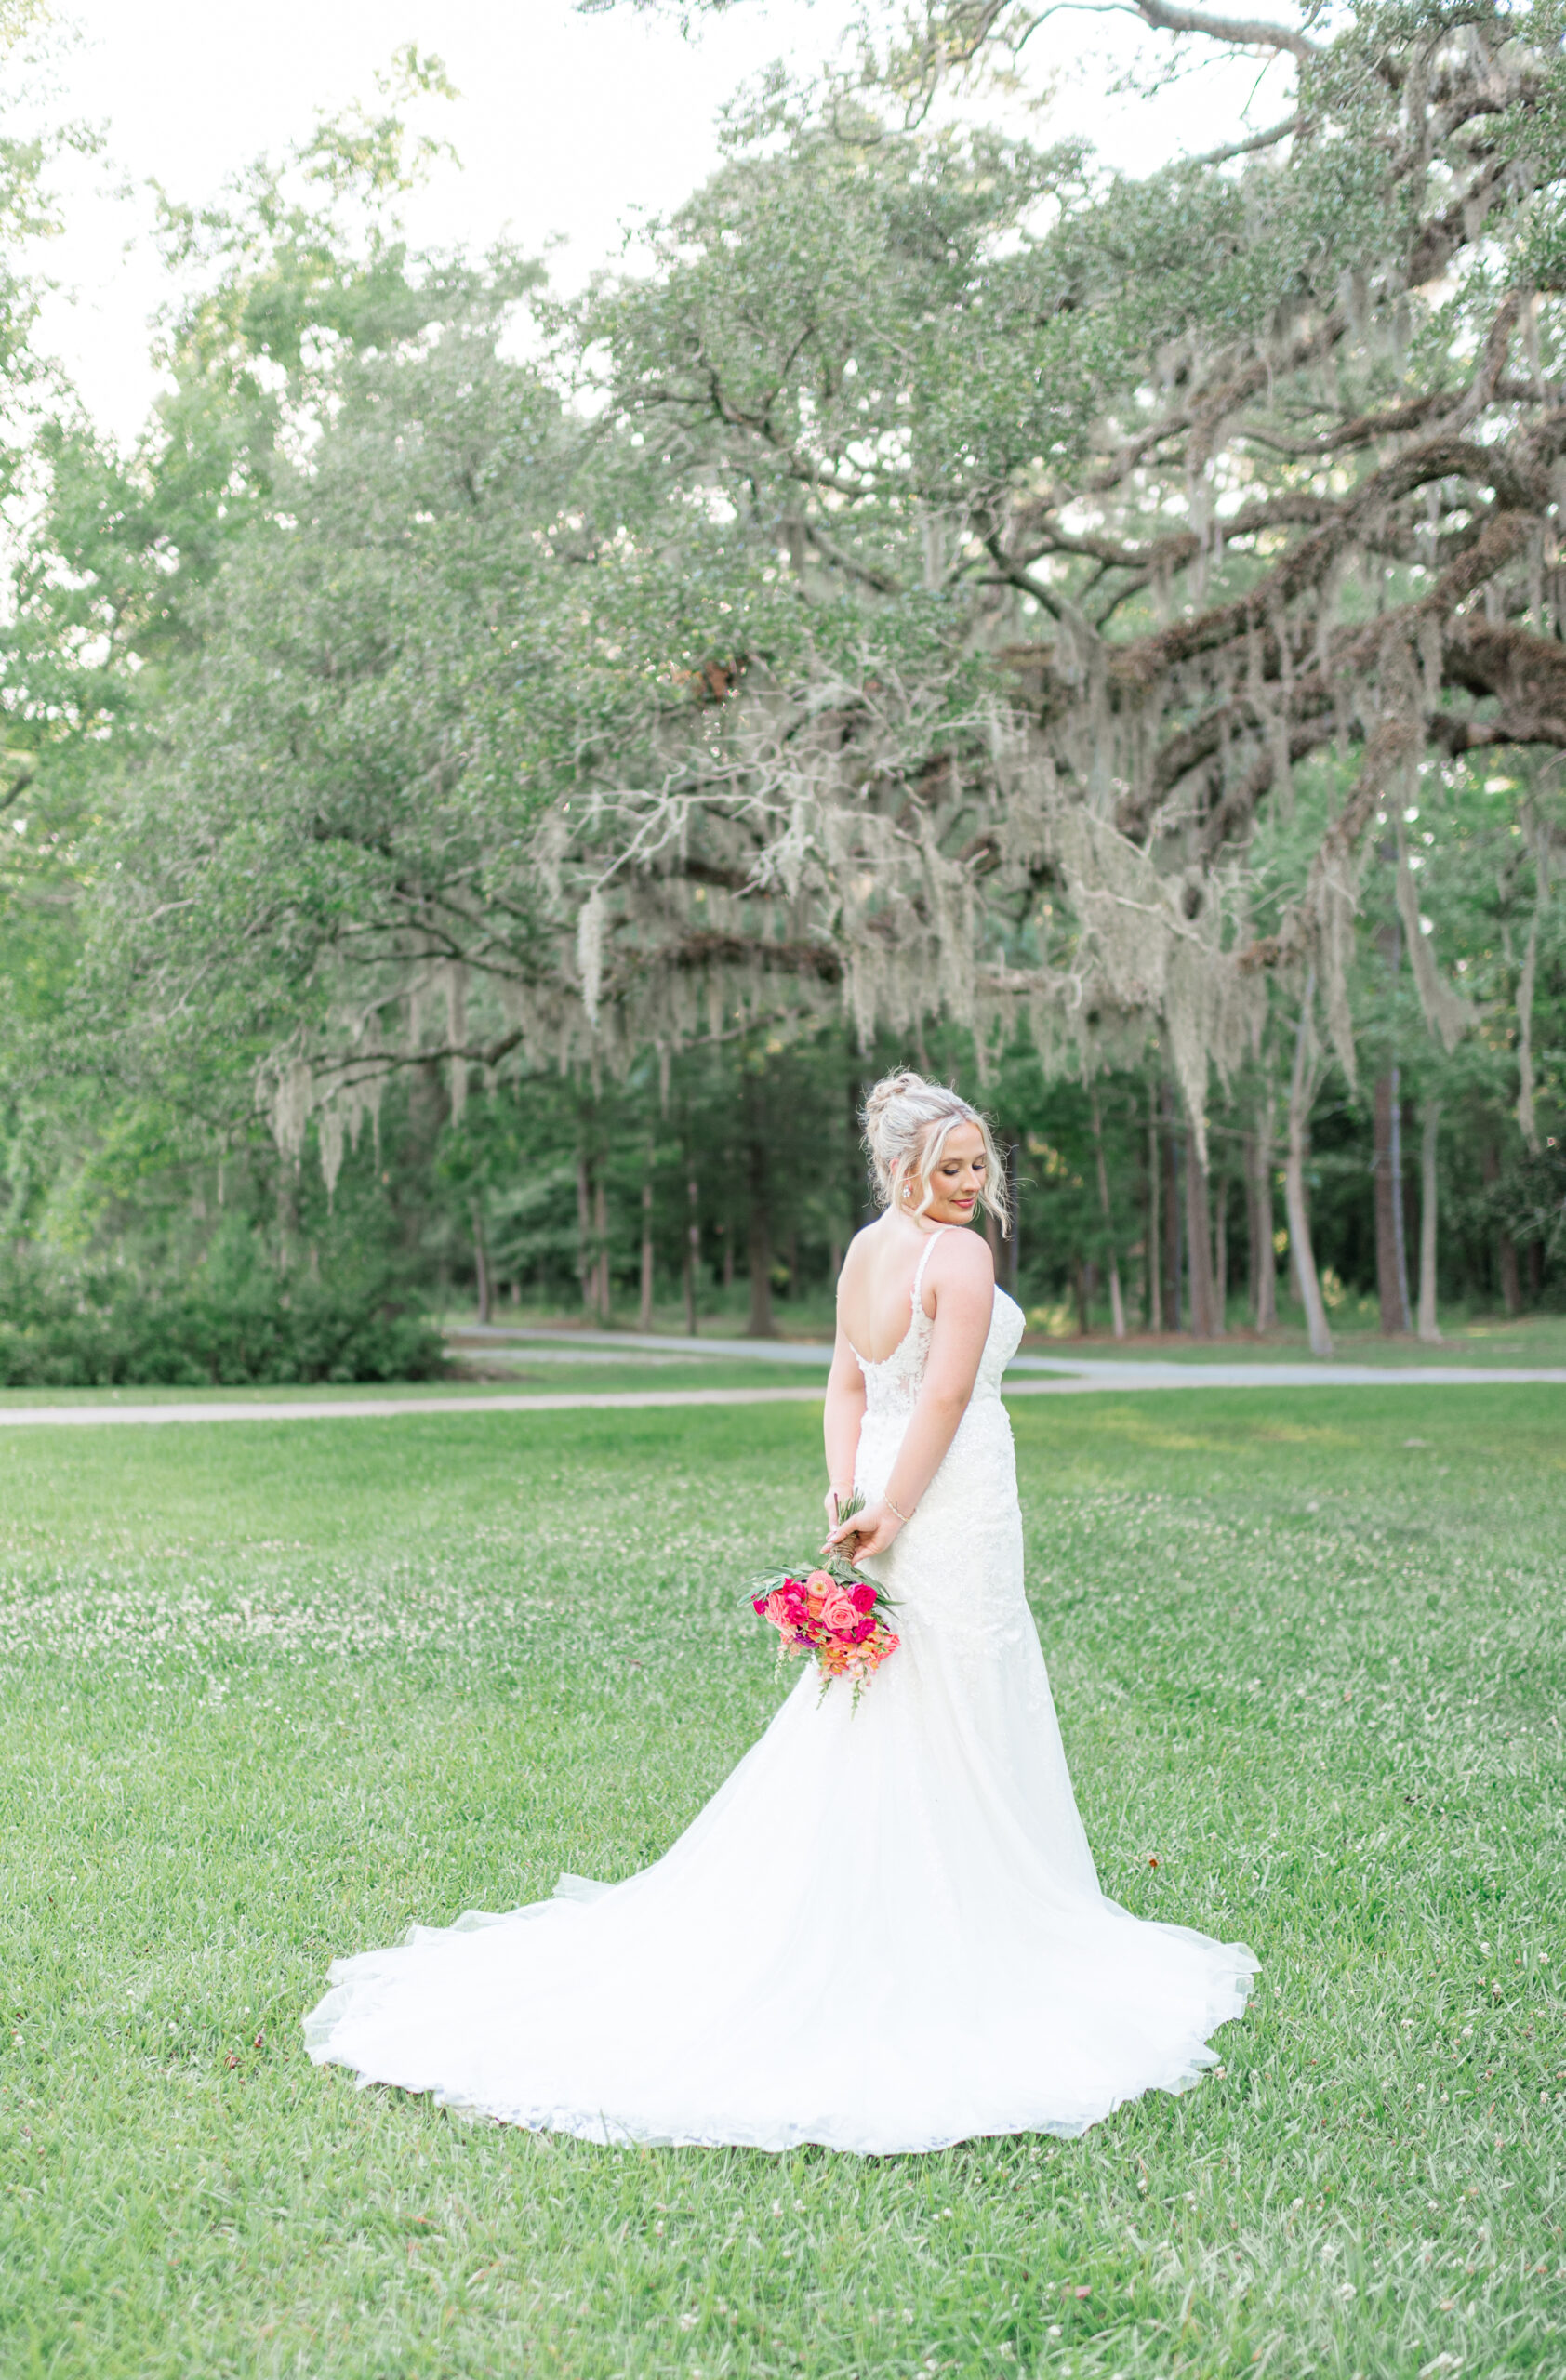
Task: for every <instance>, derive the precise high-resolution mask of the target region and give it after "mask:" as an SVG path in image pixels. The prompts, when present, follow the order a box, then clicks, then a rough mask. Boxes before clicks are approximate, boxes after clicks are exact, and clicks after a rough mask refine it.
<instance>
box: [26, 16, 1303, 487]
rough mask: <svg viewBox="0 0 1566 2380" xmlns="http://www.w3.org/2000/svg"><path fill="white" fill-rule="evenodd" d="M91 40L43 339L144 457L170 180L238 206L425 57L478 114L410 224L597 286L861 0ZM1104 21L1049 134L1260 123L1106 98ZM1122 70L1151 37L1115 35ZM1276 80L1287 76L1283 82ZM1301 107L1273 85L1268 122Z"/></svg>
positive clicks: (84, 26) (1138, 154) (365, 20)
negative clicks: (1140, 41) (156, 202)
mask: <svg viewBox="0 0 1566 2380" xmlns="http://www.w3.org/2000/svg"><path fill="white" fill-rule="evenodd" d="M63 6H64V7H65V8H66V9H67V10H68V12H69V18H68V21H69V26H70V33H69V37H68V40H67V45H66V46H65V48H64V50H63V52H62V54H60V55H58V56H57V57H56V58H55V59H54V60H53V61H52V64H51V66H50V69H49V72H50V75H51V78H52V81H53V84H54V91H53V95H52V97H51V98H49V99H47V100H46V102H45V103H44V105H45V112H46V114H47V115H48V116H50V117H52V118H53V119H54V120H55V121H59V120H60V119H61V118H63V117H70V118H78V119H82V120H85V121H86V122H87V123H89V124H91V125H93V126H96V127H97V128H98V130H99V132H100V136H101V139H102V144H103V145H102V147H101V149H100V153H99V154H98V155H96V156H95V157H92V158H90V159H74V158H69V159H66V160H63V161H62V162H61V165H60V168H59V169H58V170H57V171H56V173H55V174H54V176H53V178H52V179H53V183H54V187H55V188H56V190H57V191H58V192H59V193H60V198H61V201H62V203H63V208H64V214H65V219H66V225H67V228H66V231H65V232H64V234H63V235H62V236H61V237H60V238H59V239H57V240H54V241H51V242H50V243H49V244H48V245H47V248H46V251H45V254H44V258H43V263H44V268H45V270H46V271H47V272H48V274H49V275H50V277H51V278H52V279H54V280H55V281H56V282H58V283H59V284H60V287H59V290H58V292H57V294H56V295H54V296H53V297H51V298H50V299H49V300H48V301H47V304H46V312H45V319H44V323H43V325H42V338H41V341H40V344H41V345H42V346H43V347H44V348H45V349H46V350H47V351H49V352H52V353H53V354H55V355H57V356H58V357H59V358H60V361H61V362H62V363H63V364H64V365H65V367H66V369H67V371H68V372H69V373H70V375H71V377H72V378H73V381H74V382H75V384H76V387H77V389H78V390H79V391H80V393H81V395H82V397H83V398H84V400H85V402H86V405H87V407H88V410H89V411H90V412H91V413H92V414H93V415H94V417H96V418H97V419H98V420H99V421H100V423H101V424H102V426H103V427H104V428H105V429H106V430H109V431H111V432H112V433H113V435H114V436H115V437H116V438H117V439H119V440H120V441H122V442H124V443H128V442H129V441H130V440H131V439H132V438H133V437H134V435H135V433H136V431H137V430H138V428H139V425H140V423H141V422H142V420H143V419H144V417H145V416H146V413H147V410H148V407H149V405H150V404H151V403H152V400H153V395H154V393H155V390H156V386H157V381H156V375H155V372H154V369H153V364H152V363H151V361H150V358H149V354H148V347H149V331H148V324H149V320H150V318H151V317H152V315H153V313H154V311H155V310H156V309H157V307H158V305H159V304H160V302H161V301H162V300H163V299H164V298H165V297H166V294H167V287H166V282H165V280H164V278H163V275H162V270H161V266H160V263H159V259H158V256H157V252H156V249H155V247H154V246H153V242H152V239H151V236H150V231H151V224H152V219H153V206H152V201H151V198H150V195H149V193H148V189H147V185H148V183H149V181H150V180H152V179H157V180H158V181H159V182H161V183H162V185H163V186H164V188H165V189H166V191H167V192H169V194H170V196H171V197H174V198H178V199H182V200H186V201H189V202H192V203H193V204H197V205H199V204H201V203H204V202H206V201H208V200H210V199H213V198H215V197H216V196H217V195H218V194H219V192H220V190H221V188H222V185H223V183H224V182H225V180H226V179H228V177H229V176H230V175H232V173H233V172H234V171H235V170H236V169H238V168H239V167H241V166H243V165H246V163H248V162H249V161H250V160H251V159H252V158H254V157H255V156H257V155H258V154H259V153H260V152H263V151H265V152H272V153H275V152H278V151H280V150H281V149H283V148H284V147H285V145H286V144H287V143H288V142H289V141H291V140H297V139H301V138H303V137H306V136H307V135H308V134H309V132H310V131H311V129H312V126H313V124H314V121H315V118H316V114H317V112H320V111H325V112H335V111H336V110H337V109H338V108H340V107H342V106H343V105H345V104H346V103H347V102H348V101H350V100H352V99H356V98H362V99H365V101H366V102H371V101H373V99H374V98H375V91H374V82H373V77H374V73H375V71H376V69H377V68H378V67H383V66H385V65H386V64H387V63H388V61H389V60H390V58H391V53H392V51H393V50H394V49H397V48H399V47H400V46H402V45H403V44H404V43H405V42H409V41H412V42H415V43H416V44H417V45H418V46H419V48H420V49H423V50H434V51H436V52H438V54H439V55H440V56H441V57H442V58H443V59H445V65H446V70H447V73H448V74H449V76H450V78H451V80H452V82H453V83H454V84H455V85H456V86H457V88H458V92H459V93H460V97H459V99H458V101H457V102H456V103H455V104H454V105H446V104H440V103H437V104H435V105H432V106H431V108H429V109H427V110H425V111H424V112H423V113H422V115H421V117H420V119H419V120H420V121H421V122H422V123H423V124H425V125H427V126H428V128H429V129H431V130H432V131H435V132H437V133H439V134H440V135H441V136H442V137H444V138H445V139H449V140H451V141H452V142H453V144H454V145H455V147H456V149H457V151H458V154H459V156H460V158H461V160H462V169H461V170H460V171H458V170H455V169H453V168H450V167H443V168H441V169H440V170H439V171H438V172H437V173H436V175H435V176H434V178H433V179H432V180H431V183H430V185H429V186H428V187H427V188H426V189H424V190H423V191H421V192H418V194H417V196H416V198H415V199H414V200H413V201H412V202H410V204H409V206H408V208H407V219H408V225H409V230H410V232H411V233H412V235H413V237H414V239H415V242H416V243H417V244H418V245H431V246H438V247H446V246H454V245H469V246H472V247H478V248H482V247H484V246H486V245H488V244H489V243H490V242H492V241H493V240H494V239H496V238H497V237H498V235H499V234H501V233H502V232H509V233H510V235H511V237H512V238H513V239H514V240H515V241H516V242H517V243H518V245H520V246H521V247H523V248H524V250H525V251H527V252H528V253H532V254H543V253H545V251H546V248H547V249H548V262H549V266H550V271H551V279H552V280H554V281H555V282H556V284H558V285H560V286H562V287H564V288H566V289H570V288H574V287H577V286H579V285H580V284H581V283H582V282H583V281H584V280H585V279H586V278H587V276H588V274H589V273H590V272H591V271H592V270H593V269H594V268H595V267H597V266H600V265H603V264H606V263H610V262H612V261H613V260H614V259H615V258H617V256H619V255H620V254H621V253H622V243H623V237H624V233H625V231H626V230H627V229H628V228H633V227H634V223H635V219H636V216H637V213H638V210H643V211H651V212H653V213H657V212H659V211H664V210H667V209H669V208H670V207H672V206H674V205H678V203H679V202H680V200H681V199H682V198H683V197H684V196H685V195H686V194H687V192H689V191H691V190H692V189H693V188H694V187H695V186H696V185H697V183H699V182H700V181H701V180H702V179H703V178H704V177H705V175H706V174H707V173H709V172H710V170H711V168H712V166H713V165H715V164H716V163H717V159H718V146H717V130H716V127H717V120H718V115H719V112H720V110H721V108H722V106H723V102H724V101H725V100H726V99H729V98H730V97H731V96H732V95H733V94H734V92H735V91H736V90H737V87H738V86H740V85H741V84H742V83H743V82H744V81H745V80H746V79H747V78H749V77H750V76H751V75H753V74H755V73H758V72H759V71H760V70H761V69H762V68H763V67H764V66H765V65H766V64H768V63H769V62H770V61H771V60H773V59H778V58H782V59H787V60H789V61H790V63H791V64H793V65H794V66H795V67H796V68H797V69H806V68H808V67H809V66H811V65H812V64H814V63H815V62H816V61H817V60H818V59H820V58H822V57H823V56H824V55H825V54H827V53H828V52H829V50H830V49H831V48H832V46H833V45H834V43H835V41H836V39H837V38H838V37H839V36H840V35H841V33H843V29H844V27H845V25H846V24H847V22H848V20H849V19H850V17H851V14H852V0H814V5H812V0H748V5H746V6H743V7H736V8H734V9H733V10H731V11H729V12H727V13H725V14H723V15H722V16H720V17H718V18H717V19H715V20H711V21H710V22H709V23H707V24H706V25H704V26H703V28H702V30H701V32H700V33H699V35H698V36H697V38H694V39H692V40H689V41H687V40H685V39H683V37H682V35H681V33H680V32H679V29H678V26H677V24H676V23H675V22H674V21H673V20H672V19H671V18H670V17H668V16H664V15H661V14H652V15H646V14H642V13H640V12H638V11H637V10H635V9H632V8H630V7H621V8H617V9H614V10H612V11H610V12H607V13H602V14H597V15H593V16H583V15H580V14H579V13H577V10H576V9H575V8H574V7H573V6H572V5H571V0H265V5H264V6H263V7H224V6H222V5H220V0H219V5H214V0H200V5H196V4H195V0H74V6H73V5H72V0H63ZM1102 22H1103V20H1102V19H1095V17H1094V16H1093V15H1091V14H1083V15H1077V16H1074V17H1073V16H1070V15H1067V16H1063V17H1061V18H1058V19H1056V20H1054V22H1053V23H1052V26H1051V27H1050V28H1049V30H1048V38H1049V39H1050V40H1052V41H1053V43H1054V47H1053V49H1051V50H1049V51H1048V52H1045V53H1042V54H1041V60H1040V65H1041V72H1042V73H1044V74H1054V75H1055V76H1057V77H1058V78H1059V80H1060V88H1059V95H1058V97H1057V99H1056V100H1055V104H1054V106H1053V108H1052V111H1051V112H1050V114H1049V115H1048V116H1046V117H1045V118H1044V119H1043V120H1042V125H1041V126H1040V127H1039V128H1040V132H1041V134H1042V137H1047V138H1054V137H1058V136H1059V135H1060V134H1062V133H1064V132H1066V131H1068V130H1078V129H1082V128H1083V117H1084V114H1086V115H1088V116H1089V117H1090V119H1091V120H1090V122H1089V124H1088V126H1087V127H1086V128H1088V129H1090V130H1091V131H1092V133H1093V135H1094V137H1095V139H1096V141H1097V143H1098V145H1099V146H1100V148H1101V149H1102V150H1103V151H1104V152H1105V153H1106V154H1107V155H1108V156H1109V157H1110V158H1111V159H1112V160H1113V161H1114V162H1119V163H1128V164H1129V163H1137V164H1140V165H1147V164H1148V163H1150V162H1154V161H1156V159H1158V158H1159V157H1161V156H1164V155H1167V154H1169V153H1171V152H1173V151H1175V149H1178V148H1181V147H1190V146H1194V147H1197V148H1201V147H1206V146H1209V145H1211V144H1212V143H1213V142H1214V141H1216V140H1218V139H1224V138H1225V137H1227V134H1228V130H1229V128H1230V126H1232V125H1233V124H1234V123H1235V122H1236V121H1237V120H1238V119H1239V117H1240V115H1241V112H1242V110H1243V107H1244V103H1245V100H1246V98H1247V95H1248V94H1249V93H1250V90H1251V86H1252V84H1253V83H1254V78H1255V70H1254V66H1249V67H1241V68H1236V67H1234V66H1225V67H1219V68H1211V69H1208V70H1207V71H1205V72H1204V73H1201V74H1200V75H1199V76H1197V77H1196V78H1194V79H1193V80H1192V81H1191V82H1189V83H1188V84H1186V85H1185V86H1181V87H1180V88H1179V89H1177V90H1176V91H1175V93H1174V94H1172V95H1169V96H1168V97H1166V98H1165V99H1162V100H1161V101H1160V102H1158V103H1156V104H1155V105H1153V106H1152V107H1150V108H1149V107H1148V106H1146V105H1136V104H1132V103H1127V102H1121V103H1118V104H1117V103H1113V102H1110V103H1108V104H1106V103H1105V102H1104V101H1103V100H1102V99H1101V98H1100V97H1099V93H1100V92H1101V91H1102V88H1103V82H1104V75H1103V73H1102V70H1101V68H1100V67H1099V65H1098V63H1097V59H1096V56H1090V55H1089V54H1088V53H1087V51H1086V50H1085V49H1084V47H1083V45H1084V43H1086V42H1088V41H1089V40H1091V41H1093V42H1094V43H1096V44H1099V45H1100V46H1102V44H1103V42H1104V40H1105V38H1106V35H1105V33H1104V32H1103V31H1102V30H1101V27H1102ZM1107 37H1108V40H1110V41H1111V42H1114V41H1116V40H1118V41H1119V43H1120V46H1121V51H1122V53H1123V50H1124V46H1125V43H1126V41H1127V39H1128V38H1130V36H1128V35H1126V34H1123V33H1116V31H1115V29H1114V28H1113V27H1112V26H1111V28H1110V29H1109V32H1108V36H1107ZM1271 79H1274V80H1275V79H1276V71H1275V74H1274V77H1273V78H1271ZM1282 112H1284V107H1283V105H1281V104H1279V103H1275V94H1274V93H1272V92H1271V91H1267V90H1265V89H1264V91H1263V93H1262V94H1260V95H1259V96H1258V98H1257V99H1256V100H1255V102H1254V114H1253V116H1252V117H1251V118H1250V119H1249V120H1250V121H1252V122H1254V123H1257V124H1261V123H1267V122H1268V121H1271V120H1273V119H1274V118H1276V117H1277V116H1278V115H1280V114H1281V113H1282Z"/></svg>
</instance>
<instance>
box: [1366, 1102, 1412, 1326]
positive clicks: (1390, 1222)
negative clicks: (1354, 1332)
mask: <svg viewBox="0 0 1566 2380" xmlns="http://www.w3.org/2000/svg"><path fill="white" fill-rule="evenodd" d="M1374 1118H1375V1123H1374V1131H1375V1143H1374V1150H1375V1153H1374V1157H1373V1159H1372V1162H1371V1180H1372V1182H1373V1183H1374V1191H1375V1292H1376V1296H1377V1298H1378V1300H1379V1301H1380V1305H1381V1329H1382V1333H1383V1335H1384V1336H1385V1337H1386V1338H1388V1339H1391V1338H1395V1337H1396V1336H1398V1334H1399V1333H1400V1332H1402V1331H1405V1330H1406V1329H1408V1306H1407V1303H1406V1302H1405V1298H1404V1294H1403V1284H1402V1276H1401V1271H1400V1266H1399V1263H1398V1243H1399V1241H1400V1237H1401V1233H1400V1229H1399V1222H1400V1216H1399V1208H1400V1203H1401V1199H1402V1183H1401V1181H1400V1178H1399V1177H1400V1173H1401V1170H1402V1169H1401V1166H1400V1161H1399V1158H1400V1151H1399V1135H1398V1073H1397V1068H1396V1067H1395V1066H1393V1067H1388V1068H1387V1072H1386V1073H1385V1074H1379V1075H1377V1077H1376V1078H1375V1097H1374Z"/></svg>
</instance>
